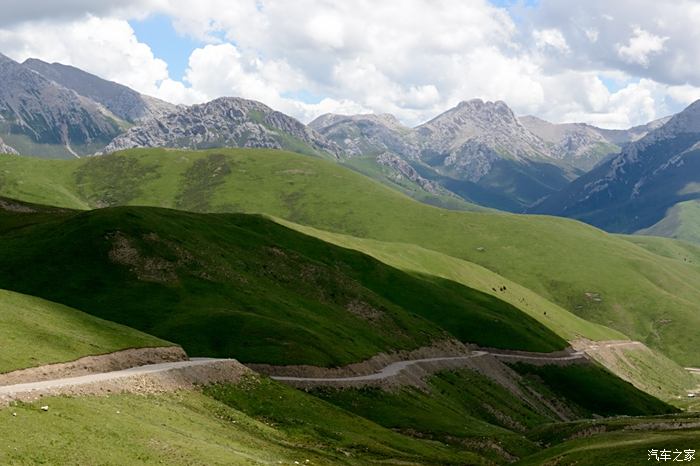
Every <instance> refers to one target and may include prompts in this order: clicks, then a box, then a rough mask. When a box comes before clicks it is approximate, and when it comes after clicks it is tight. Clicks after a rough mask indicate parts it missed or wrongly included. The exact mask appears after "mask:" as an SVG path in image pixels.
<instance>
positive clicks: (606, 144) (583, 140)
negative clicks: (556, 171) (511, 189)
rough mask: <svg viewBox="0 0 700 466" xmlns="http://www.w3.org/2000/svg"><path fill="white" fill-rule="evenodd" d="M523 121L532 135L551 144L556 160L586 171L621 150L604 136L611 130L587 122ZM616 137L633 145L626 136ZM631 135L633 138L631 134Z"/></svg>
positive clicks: (535, 119)
mask: <svg viewBox="0 0 700 466" xmlns="http://www.w3.org/2000/svg"><path fill="white" fill-rule="evenodd" d="M519 119H520V121H521V123H522V124H523V126H525V127H526V128H527V129H528V130H529V131H530V132H532V133H533V134H535V135H537V136H539V137H540V138H541V139H542V140H544V141H545V142H546V143H548V144H549V146H550V153H551V155H552V156H553V157H555V158H557V159H560V160H565V161H567V162H569V163H571V164H572V165H573V166H574V167H576V168H579V169H582V170H590V169H591V168H593V167H594V166H595V165H596V164H597V163H598V162H600V161H601V160H603V159H605V158H606V157H607V156H609V155H610V154H614V153H617V152H619V151H620V146H619V145H618V144H616V143H615V142H613V140H611V139H608V138H607V137H606V136H605V135H604V134H605V132H606V131H607V130H602V129H600V128H596V127H595V126H591V125H587V124H585V123H563V124H555V123H550V122H548V121H545V120H542V119H540V118H537V117H534V116H524V117H520V118H519ZM614 136H615V137H614V139H615V140H617V141H618V142H620V141H624V142H629V141H628V140H624V138H623V135H622V134H616V135H614ZM628 136H629V137H632V135H631V134H628Z"/></svg>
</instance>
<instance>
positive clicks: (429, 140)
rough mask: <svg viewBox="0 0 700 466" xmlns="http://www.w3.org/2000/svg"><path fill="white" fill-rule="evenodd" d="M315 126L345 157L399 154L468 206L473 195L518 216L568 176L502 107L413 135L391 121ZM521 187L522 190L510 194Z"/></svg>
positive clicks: (464, 112) (471, 110)
mask: <svg viewBox="0 0 700 466" xmlns="http://www.w3.org/2000/svg"><path fill="white" fill-rule="evenodd" d="M310 125H311V126H312V127H314V128H316V129H317V130H318V131H319V132H320V133H321V134H323V135H324V136H326V137H327V138H329V139H331V140H332V141H334V142H336V143H337V144H338V145H339V146H340V147H342V148H343V151H344V153H345V154H346V155H347V156H350V157H353V156H359V155H365V156H367V155H375V156H376V155H377V154H385V153H391V154H394V155H395V156H398V157H399V158H401V159H403V160H404V161H406V162H408V163H407V164H406V165H408V166H409V167H411V168H412V169H414V170H415V169H416V168H420V169H421V170H425V171H426V172H432V173H433V174H434V175H435V179H442V180H443V181H444V182H446V183H448V184H449V185H450V186H452V187H454V188H455V189H458V190H459V191H460V192H461V193H462V195H463V197H464V198H465V199H467V200H471V197H470V196H471V195H474V196H475V197H474V199H476V198H477V197H478V199H480V200H481V201H483V200H486V199H491V200H492V201H493V203H492V204H488V203H487V204H485V205H489V206H492V207H499V208H508V209H511V210H517V209H518V207H517V206H518V205H523V204H525V205H527V204H529V203H531V202H534V201H535V200H537V199H539V198H541V197H542V196H545V195H547V194H549V193H550V192H552V191H553V190H555V189H559V187H560V186H563V185H564V184H566V183H567V182H568V180H567V177H566V175H565V173H564V170H565V169H563V168H561V169H560V168H558V166H557V165H558V164H560V163H562V164H565V162H563V161H561V160H560V159H557V158H556V157H554V156H553V155H552V153H551V148H550V144H548V143H547V142H545V141H544V140H542V139H541V138H540V137H538V136H537V135H535V134H533V133H532V132H530V131H528V130H527V128H525V127H524V126H523V125H522V124H521V123H520V121H519V120H518V119H517V118H516V116H515V115H514V114H513V112H512V111H511V109H510V108H508V106H507V105H506V104H505V103H503V102H483V101H481V100H478V99H476V100H471V101H468V102H462V103H460V104H459V105H458V106H457V107H455V108H453V109H450V110H448V111H446V112H445V113H443V114H441V115H439V116H438V117H436V118H434V119H433V120H431V121H429V122H427V123H425V124H423V125H420V126H418V127H417V128H413V129H409V128H406V127H404V126H402V125H401V124H400V123H399V122H398V121H397V120H396V118H394V117H392V116H390V115H355V116H344V115H323V116H321V117H319V118H317V119H316V120H315V121H313V122H312V123H311V124H310ZM386 157H387V156H384V157H383V162H384V165H385V166H386V165H387V162H388V159H387V158H386ZM377 160H378V161H379V159H377ZM392 161H393V162H392V164H391V166H392V167H393V168H394V169H395V170H397V171H396V173H397V176H405V174H404V173H402V172H401V171H400V170H399V168H400V167H399V165H398V163H397V162H396V160H395V158H392ZM537 164H540V165H541V166H545V165H552V167H551V168H549V167H545V168H542V167H541V166H537ZM403 168H406V167H403ZM566 169H569V167H568V166H567V168H566ZM416 174H417V172H416ZM426 181H427V180H426ZM463 182H465V183H467V184H469V183H473V184H480V185H481V184H483V185H484V186H483V188H482V187H478V188H475V187H474V186H467V185H464V183H463ZM460 183H462V184H461V185H460ZM432 185H433V187H436V186H439V185H438V184H437V183H436V182H432ZM456 185H459V186H456ZM518 185H519V186H523V187H524V188H522V189H520V188H515V189H512V188H514V187H516V186H518ZM442 189H444V188H442ZM518 189H520V191H521V192H518V193H516V194H515V195H514V196H513V199H512V200H509V201H506V200H504V197H506V196H504V195H503V194H502V193H503V192H504V191H509V192H514V191H517V190H518ZM470 193H471V194H470ZM489 193H491V194H489ZM487 202H490V201H487Z"/></svg>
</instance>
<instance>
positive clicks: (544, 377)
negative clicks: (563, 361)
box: [511, 363, 677, 416]
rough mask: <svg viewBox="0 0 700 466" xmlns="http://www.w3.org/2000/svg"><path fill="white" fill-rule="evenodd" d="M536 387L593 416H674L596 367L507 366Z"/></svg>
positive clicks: (666, 409) (664, 405) (655, 402)
mask: <svg viewBox="0 0 700 466" xmlns="http://www.w3.org/2000/svg"><path fill="white" fill-rule="evenodd" d="M511 366H512V367H513V368H514V369H515V370H516V371H517V372H519V373H520V374H521V375H524V376H525V377H526V378H529V379H531V380H532V381H533V383H535V384H536V385H539V384H542V383H543V384H544V385H545V386H546V387H547V388H548V389H549V390H551V391H552V392H554V393H555V394H557V395H558V396H560V397H562V398H564V399H567V400H571V401H573V402H574V403H576V404H577V405H579V406H580V407H582V408H583V409H584V410H585V411H586V413H587V414H589V415H595V416H616V415H629V416H643V415H648V414H650V413H654V414H665V413H673V412H677V409H675V408H673V407H671V406H669V405H667V404H666V403H664V402H662V401H660V400H659V399H657V398H654V397H653V396H651V395H649V394H647V393H644V392H642V391H639V390H637V389H635V388H634V387H633V386H632V384H630V383H628V382H625V381H623V380H621V379H619V378H617V377H615V376H613V375H612V374H611V373H610V372H608V371H606V370H605V369H603V368H602V367H600V366H597V365H578V364H574V365H571V366H555V365H547V366H533V365H530V364H523V363H517V364H512V365H511Z"/></svg>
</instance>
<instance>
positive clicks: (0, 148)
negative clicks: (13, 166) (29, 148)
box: [0, 139, 18, 155]
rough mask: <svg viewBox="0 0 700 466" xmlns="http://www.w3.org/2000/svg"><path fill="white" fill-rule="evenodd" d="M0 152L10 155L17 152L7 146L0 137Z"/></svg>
mask: <svg viewBox="0 0 700 466" xmlns="http://www.w3.org/2000/svg"><path fill="white" fill-rule="evenodd" d="M0 154H12V155H17V154H18V152H17V151H16V150H14V149H13V148H12V147H10V146H8V145H7V144H5V141H3V140H2V139H0Z"/></svg>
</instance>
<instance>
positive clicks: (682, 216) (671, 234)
mask: <svg viewBox="0 0 700 466" xmlns="http://www.w3.org/2000/svg"><path fill="white" fill-rule="evenodd" d="M638 233H641V234H643V235H653V236H665V237H668V238H676V239H681V240H684V241H689V242H692V243H696V244H697V243H700V202H698V201H697V200H691V201H684V202H679V203H678V204H675V205H674V206H673V207H671V208H670V209H668V211H666V215H665V216H664V217H663V218H662V219H661V220H659V221H658V222H657V223H655V224H654V225H652V226H650V227H648V228H644V229H642V230H639V232H638Z"/></svg>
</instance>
